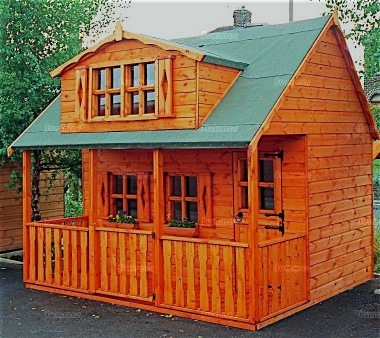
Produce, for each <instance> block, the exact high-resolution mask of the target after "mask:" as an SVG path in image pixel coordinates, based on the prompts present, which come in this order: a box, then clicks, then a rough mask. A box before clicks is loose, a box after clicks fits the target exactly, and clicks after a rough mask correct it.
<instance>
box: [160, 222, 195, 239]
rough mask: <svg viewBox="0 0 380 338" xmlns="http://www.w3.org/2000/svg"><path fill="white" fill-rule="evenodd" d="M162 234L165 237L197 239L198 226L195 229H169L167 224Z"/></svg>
mask: <svg viewBox="0 0 380 338" xmlns="http://www.w3.org/2000/svg"><path fill="white" fill-rule="evenodd" d="M163 233H164V235H167V236H178V237H197V236H198V225H196V226H195V228H183V227H171V226H169V225H168V224H165V226H164V229H163Z"/></svg>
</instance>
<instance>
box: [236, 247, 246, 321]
mask: <svg viewBox="0 0 380 338" xmlns="http://www.w3.org/2000/svg"><path fill="white" fill-rule="evenodd" d="M244 252H245V251H244V249H243V248H236V263H235V264H236V275H237V293H238V295H237V314H238V316H239V317H243V318H245V317H246V315H247V310H246V309H247V305H246V287H245V284H246V283H245V278H246V276H245V255H244Z"/></svg>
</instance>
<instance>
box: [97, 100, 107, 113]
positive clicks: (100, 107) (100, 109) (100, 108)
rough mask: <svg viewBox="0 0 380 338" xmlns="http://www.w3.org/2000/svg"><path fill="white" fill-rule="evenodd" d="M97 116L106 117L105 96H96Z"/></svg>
mask: <svg viewBox="0 0 380 338" xmlns="http://www.w3.org/2000/svg"><path fill="white" fill-rule="evenodd" d="M97 99H98V116H105V115H106V96H105V95H98V96H97Z"/></svg>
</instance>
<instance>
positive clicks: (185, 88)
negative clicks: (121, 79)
mask: <svg viewBox="0 0 380 338" xmlns="http://www.w3.org/2000/svg"><path fill="white" fill-rule="evenodd" d="M169 57H170V58H172V59H173V60H172V78H173V82H172V104H173V106H172V112H173V113H172V117H165V118H158V119H149V120H137V121H116V120H115V118H113V119H112V121H96V122H95V121H94V122H89V123H87V122H86V121H83V120H82V119H81V118H79V116H77V115H76V113H75V110H76V107H75V105H76V91H77V89H78V88H76V86H77V85H76V69H75V68H72V69H70V70H68V71H66V72H64V73H63V74H62V80H61V81H62V84H61V87H62V88H61V90H62V110H61V111H62V113H61V130H62V132H63V133H65V132H69V133H70V132H71V133H72V132H99V131H125V130H158V129H182V128H184V129H185V128H197V127H199V126H200V124H201V123H202V121H203V120H204V119H205V118H206V117H207V116H208V115H209V114H210V113H211V111H212V110H213V109H214V108H215V106H216V105H217V104H218V103H219V101H220V100H221V99H222V97H223V96H224V95H225V94H226V92H227V91H228V89H229V88H230V86H231V85H232V84H233V83H234V81H235V79H236V78H237V75H238V74H239V73H240V71H239V70H236V69H232V68H227V67H223V66H219V65H212V64H208V63H204V62H199V63H198V64H197V62H196V61H194V60H191V59H189V58H187V57H186V56H183V55H181V54H180V53H179V52H176V51H165V50H163V49H160V48H158V47H155V46H151V45H149V46H148V45H144V44H143V43H141V42H138V41H136V40H123V41H120V42H115V43H113V44H111V45H108V46H106V47H104V48H103V49H102V50H101V51H99V52H97V53H96V54H95V55H93V56H90V57H88V58H87V59H85V60H83V61H81V62H80V63H79V64H78V65H77V67H76V68H81V69H83V67H91V66H94V65H96V66H99V65H101V64H105V65H107V63H112V62H118V61H119V62H126V61H129V60H131V61H132V60H134V61H135V62H139V60H140V59H144V58H152V60H154V59H163V58H169ZM86 83H87V82H86ZM90 85H91V84H88V86H87V85H86V86H85V87H89V86H90ZM84 89H85V88H84ZM83 98H84V100H88V99H89V98H88V95H86V94H83ZM87 106H89V105H87Z"/></svg>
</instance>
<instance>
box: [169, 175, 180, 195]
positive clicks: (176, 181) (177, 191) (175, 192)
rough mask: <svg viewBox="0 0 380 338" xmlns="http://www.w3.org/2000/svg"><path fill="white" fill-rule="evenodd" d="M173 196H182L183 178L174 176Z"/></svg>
mask: <svg viewBox="0 0 380 338" xmlns="http://www.w3.org/2000/svg"><path fill="white" fill-rule="evenodd" d="M171 179H172V191H171V196H181V176H172V178H171Z"/></svg>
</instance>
